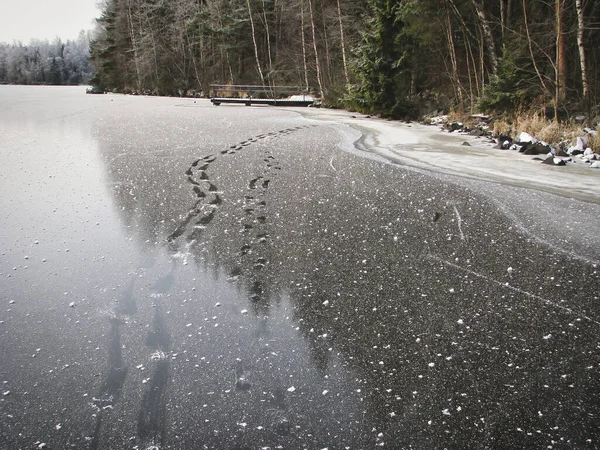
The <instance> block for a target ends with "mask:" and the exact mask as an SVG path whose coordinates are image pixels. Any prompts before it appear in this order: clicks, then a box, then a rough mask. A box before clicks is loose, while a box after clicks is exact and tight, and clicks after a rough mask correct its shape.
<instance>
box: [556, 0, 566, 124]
mask: <svg viewBox="0 0 600 450" xmlns="http://www.w3.org/2000/svg"><path fill="white" fill-rule="evenodd" d="M564 5H565V0H556V3H555V8H556V11H555V13H556V100H555V105H554V106H555V115H556V117H557V118H558V109H559V107H560V106H561V105H562V103H563V102H564V101H565V99H566V96H567V95H566V88H567V55H566V45H565V30H564Z"/></svg>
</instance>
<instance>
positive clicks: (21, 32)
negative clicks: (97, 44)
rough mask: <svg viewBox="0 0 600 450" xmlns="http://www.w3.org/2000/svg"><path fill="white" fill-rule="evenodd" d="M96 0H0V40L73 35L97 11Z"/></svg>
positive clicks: (89, 23) (88, 23)
mask: <svg viewBox="0 0 600 450" xmlns="http://www.w3.org/2000/svg"><path fill="white" fill-rule="evenodd" d="M96 3H97V0H0V42H7V43H9V44H12V42H13V40H14V39H16V40H20V41H22V42H23V44H27V43H29V40H30V39H32V38H35V39H48V40H49V41H52V40H53V39H54V38H55V37H57V36H58V37H60V38H61V39H62V40H63V41H66V40H67V39H75V38H76V37H77V35H78V34H79V31H80V30H86V31H87V30H91V29H92V28H93V26H94V25H93V20H94V19H95V18H96V17H98V16H99V15H100V11H99V10H98V8H97V7H96Z"/></svg>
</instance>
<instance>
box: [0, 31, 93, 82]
mask: <svg viewBox="0 0 600 450" xmlns="http://www.w3.org/2000/svg"><path fill="white" fill-rule="evenodd" d="M89 46H90V38H89V33H86V32H83V31H82V32H80V33H79V36H78V38H77V39H76V40H68V41H66V42H62V41H61V40H60V39H55V40H54V41H52V42H49V41H47V40H44V41H40V40H31V41H30V42H29V44H27V45H24V44H22V43H21V42H15V43H12V44H6V43H0V83H10V84H52V85H78V84H84V83H87V82H88V81H89V79H90V77H91V75H92V67H91V64H90V61H89Z"/></svg>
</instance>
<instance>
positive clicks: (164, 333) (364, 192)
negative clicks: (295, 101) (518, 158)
mask: <svg viewBox="0 0 600 450" xmlns="http://www.w3.org/2000/svg"><path fill="white" fill-rule="evenodd" d="M84 92H85V90H84V89H83V88H53V87H15V86H0V136H1V140H0V163H1V164H0V171H1V173H0V186H1V189H2V195H1V196H0V306H1V308H0V382H1V383H2V390H1V392H0V394H1V395H0V448H6V449H18V448H23V449H25V448H50V449H66V448H76V449H91V450H98V449H107V448H123V449H125V448H131V449H151V448H152V449H154V448H160V449H196V448H211V449H246V448H248V449H257V448H263V447H270V448H285V449H297V448H298V449H299V448H310V449H322V448H329V449H341V448H353V449H354V448H356V449H358V448H372V447H377V446H381V447H387V448H411V447H412V448H444V447H446V448H517V447H520V448H524V447H527V448H566V447H569V448H571V447H572V448H597V447H598V445H599V443H598V439H599V437H600V429H599V427H598V423H599V420H600V419H599V417H598V416H599V414H600V406H599V405H600V388H599V387H598V382H597V380H598V375H599V370H600V351H599V347H600V342H599V339H598V335H599V331H600V309H599V306H598V302H599V300H600V298H599V296H600V275H599V273H598V261H600V247H598V246H597V245H596V244H597V243H598V235H599V233H598V231H599V229H600V224H599V222H598V220H597V217H598V216H597V215H596V213H597V211H598V205H597V204H594V203H586V202H584V201H581V200H575V199H569V198H566V197H564V196H563V197H556V196H554V195H552V194H551V193H547V192H546V191H548V190H549V191H552V189H547V190H544V189H542V190H536V191H531V190H528V189H524V188H523V187H522V186H523V184H524V183H523V181H522V180H513V182H511V183H503V182H498V180H497V179H494V183H492V184H490V183H486V182H483V181H481V177H480V176H477V177H473V176H472V175H473V172H468V175H469V177H460V176H456V175H457V174H456V173H454V174H452V173H450V174H449V173H448V172H449V171H440V170H435V171H429V170H427V166H426V165H423V164H416V165H417V166H419V167H417V168H414V167H405V166H402V165H400V164H398V163H399V162H405V161H404V160H402V161H401V160H400V159H401V158H402V157H403V156H402V152H403V151H404V152H405V151H406V148H405V147H402V146H408V145H410V146H415V145H417V146H418V145H420V143H421V142H422V141H420V140H419V139H420V138H414V130H411V129H410V128H403V131H401V132H399V133H398V134H396V135H394V136H391V135H390V134H383V135H377V134H376V133H375V132H374V131H372V130H371V131H369V128H373V127H381V126H383V125H373V124H371V125H369V124H368V123H366V124H363V125H361V124H355V121H354V119H353V118H351V117H350V116H349V115H348V114H345V113H342V112H327V111H315V110H308V109H306V110H302V109H284V108H273V107H241V106H232V105H229V106H227V105H222V106H219V107H214V106H212V105H211V104H210V102H209V101H208V100H203V99H196V100H194V99H177V98H157V97H133V96H121V95H85V93H84ZM386 126H387V125H386ZM361 130H362V132H363V133H364V134H363V135H362V136H361V133H360V131H361ZM385 136H388V139H392V140H395V141H394V142H393V143H391V144H390V143H388V144H386V143H385V142H384V137H385ZM390 136H391V137H390ZM403 139H404V140H405V141H403ZM412 139H414V141H413V140H412ZM436 139H437V138H436ZM438 141H439V148H441V149H444V148H445V147H444V146H445V145H447V146H448V147H450V146H455V144H454V143H453V142H450V141H449V142H448V143H445V141H444V140H443V138H439V139H438ZM382 147H385V148H383V150H382ZM432 148H433V147H427V149H428V151H433V150H432ZM436 148H438V147H436ZM453 148H454V147H453ZM387 150H389V151H390V152H391V153H394V154H393V155H391V154H388V153H387ZM449 152H450V150H449ZM404 157H406V154H404ZM390 161H392V162H394V163H390ZM459 175H460V174H459ZM580 197H582V199H583V200H585V195H583V194H582V195H580ZM582 230H583V231H582Z"/></svg>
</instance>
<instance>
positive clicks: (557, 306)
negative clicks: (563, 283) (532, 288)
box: [427, 255, 600, 325]
mask: <svg viewBox="0 0 600 450" xmlns="http://www.w3.org/2000/svg"><path fill="white" fill-rule="evenodd" d="M427 259H432V260H434V261H437V262H440V263H442V264H444V265H445V266H449V267H452V268H454V269H457V270H460V271H462V272H466V273H468V274H471V275H473V276H475V277H477V278H481V279H483V280H486V281H489V282H491V283H494V284H497V285H498V286H502V287H503V288H505V289H509V290H511V291H513V292H517V293H519V294H523V295H526V296H527V297H529V298H532V299H535V300H538V301H540V302H542V303H545V304H546V305H550V306H553V307H555V308H558V309H561V310H563V311H565V312H567V313H569V314H571V315H574V316H579V317H582V318H583V319H585V320H587V321H589V322H592V323H595V324H596V325H600V322H599V321H597V320H595V319H592V318H591V317H588V316H586V315H584V314H582V313H580V312H578V311H575V310H573V309H571V308H568V307H566V306H562V305H560V304H558V303H556V302H553V301H552V300H548V299H547V298H544V297H540V296H539V295H535V294H532V293H531V292H527V291H525V290H523V289H520V288H518V287H515V286H511V285H510V284H508V283H503V282H501V281H498V280H496V279H494V278H491V277H489V276H487V275H484V274H481V273H478V272H475V271H474V270H471V269H467V268H465V267H461V266H459V265H458V264H454V263H453V262H450V261H446V260H445V259H442V258H440V257H439V256H435V255H427Z"/></svg>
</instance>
